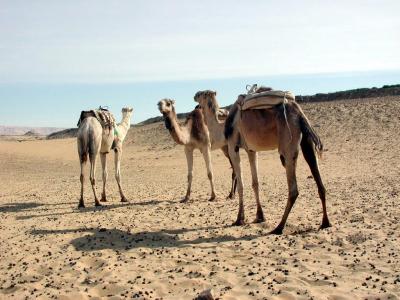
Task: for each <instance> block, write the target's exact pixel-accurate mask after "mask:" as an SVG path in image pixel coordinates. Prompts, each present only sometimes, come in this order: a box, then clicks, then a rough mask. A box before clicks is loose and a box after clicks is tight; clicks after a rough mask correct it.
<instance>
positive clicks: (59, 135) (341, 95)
mask: <svg viewBox="0 0 400 300" xmlns="http://www.w3.org/2000/svg"><path fill="white" fill-rule="evenodd" d="M385 96H400V84H396V85H384V86H383V87H381V88H376V87H373V88H361V89H353V90H347V91H338V92H333V93H318V94H315V95H310V96H301V95H296V101H297V102H299V103H305V102H326V101H335V100H346V99H364V98H379V97H385ZM233 101H235V99H232V102H233ZM224 108H226V109H229V108H230V105H229V106H226V107H224ZM187 115H188V113H180V114H177V117H178V119H184V118H186V116H187ZM161 121H163V117H162V116H158V117H153V118H150V119H147V120H145V121H143V122H140V123H138V124H136V125H132V126H143V125H148V124H153V123H157V122H161ZM77 131H78V129H77V128H71V129H65V130H62V131H59V132H54V133H52V134H50V135H48V136H47V138H48V139H63V138H71V137H76V133H77Z"/></svg>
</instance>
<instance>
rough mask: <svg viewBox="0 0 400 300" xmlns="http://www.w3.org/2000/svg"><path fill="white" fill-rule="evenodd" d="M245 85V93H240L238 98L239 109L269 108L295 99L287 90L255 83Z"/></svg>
mask: <svg viewBox="0 0 400 300" xmlns="http://www.w3.org/2000/svg"><path fill="white" fill-rule="evenodd" d="M247 87H248V88H247V91H248V93H247V95H240V96H239V98H238V102H239V107H240V109H241V110H248V109H271V108H273V107H275V106H277V105H280V104H283V103H288V102H291V101H295V96H294V95H293V93H292V92H289V91H278V90H273V89H271V88H268V87H263V86H260V87H259V86H257V85H256V84H254V85H252V86H251V87H250V86H247Z"/></svg>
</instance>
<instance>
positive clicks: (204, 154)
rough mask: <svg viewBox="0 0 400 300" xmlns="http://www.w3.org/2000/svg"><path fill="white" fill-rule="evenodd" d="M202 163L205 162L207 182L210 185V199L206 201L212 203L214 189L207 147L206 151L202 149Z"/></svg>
mask: <svg viewBox="0 0 400 300" xmlns="http://www.w3.org/2000/svg"><path fill="white" fill-rule="evenodd" d="M202 154H203V158H204V161H205V162H206V168H207V176H208V180H210V185H211V197H210V199H209V200H208V201H214V200H215V189H214V179H213V170H212V164H211V150H210V148H209V147H207V148H206V149H203V151H202Z"/></svg>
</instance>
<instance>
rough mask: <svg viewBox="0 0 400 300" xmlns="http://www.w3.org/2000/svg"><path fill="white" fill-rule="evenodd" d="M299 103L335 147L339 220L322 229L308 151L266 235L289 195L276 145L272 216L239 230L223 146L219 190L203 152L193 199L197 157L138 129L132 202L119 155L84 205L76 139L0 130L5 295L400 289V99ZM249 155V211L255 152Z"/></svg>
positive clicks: (263, 170)
mask: <svg viewBox="0 0 400 300" xmlns="http://www.w3.org/2000/svg"><path fill="white" fill-rule="evenodd" d="M178 105H179V103H178ZM302 107H303V108H304V110H305V112H306V114H307V115H308V117H309V118H310V120H311V121H312V123H313V124H314V125H315V128H316V130H317V131H318V132H319V134H320V135H321V138H322V140H323V142H324V144H325V148H326V149H327V151H326V152H325V153H324V159H323V160H322V161H320V168H321V173H322V176H323V180H324V182H325V185H326V187H327V190H328V198H327V199H328V213H329V216H330V219H331V223H332V224H333V227H331V228H329V229H327V230H323V231H319V230H318V226H319V224H320V222H321V219H322V212H321V204H320V201H319V198H318V193H317V189H316V185H315V183H314V181H313V179H312V178H311V177H310V171H309V169H308V168H307V166H306V163H305V161H304V159H303V158H302V157H300V159H299V163H298V184H299V189H300V196H299V198H298V201H297V203H296V205H295V207H294V209H293V211H292V213H291V215H290V217H289V219H288V223H287V226H286V228H285V230H284V234H283V235H281V236H272V235H268V234H267V233H268V231H269V230H271V229H273V228H274V226H276V225H277V223H278V222H279V220H280V218H281V216H282V213H283V209H284V205H285V204H286V196H287V186H286V178H285V172H284V169H283V168H282V166H281V165H280V161H279V156H278V154H277V152H276V151H270V152H264V153H261V154H260V159H259V164H260V176H259V177H260V187H261V196H262V204H263V207H264V213H265V216H266V219H267V221H266V222H265V223H264V224H249V225H245V226H243V227H231V226H230V225H231V223H232V222H233V221H234V220H235V218H236V214H237V208H238V203H237V199H235V200H227V199H225V197H226V195H227V194H228V191H229V188H230V170H229V164H228V162H227V161H226V159H225V158H224V156H223V154H222V152H218V151H216V152H213V157H212V158H213V164H214V174H215V185H216V190H217V201H216V202H211V203H210V202H208V201H207V199H208V197H209V193H210V188H209V184H208V180H207V176H206V170H205V166H204V162H203V160H202V158H201V156H200V154H199V153H198V152H197V153H196V156H195V165H194V167H195V170H194V180H193V189H192V190H193V192H192V200H191V201H190V202H189V203H187V204H182V203H180V202H179V201H180V200H181V199H182V198H183V196H184V194H185V190H186V160H185V157H184V153H183V149H182V147H181V146H175V145H174V144H173V142H172V140H171V139H170V138H169V136H168V133H167V131H166V130H165V128H164V127H163V124H160V123H157V124H152V125H146V126H144V127H140V128H134V129H132V130H131V131H130V134H129V137H128V139H127V141H126V145H125V149H124V151H125V152H124V157H123V162H122V176H123V177H122V181H123V187H124V189H125V194H126V195H127V197H128V198H129V200H130V202H129V203H127V204H123V203H120V202H119V195H118V189H117V186H116V183H115V180H114V178H113V172H114V171H113V163H112V161H113V157H111V156H110V157H109V173H110V179H109V183H108V187H109V188H108V196H109V202H108V203H106V204H105V205H104V207H102V208H95V207H94V201H93V196H92V194H91V193H90V186H89V183H87V185H86V206H87V207H86V208H85V209H82V210H78V209H77V205H78V197H79V188H80V183H79V163H78V157H77V151H76V141H75V139H65V140H51V141H48V140H24V141H15V140H3V141H0V183H1V189H0V220H1V223H0V232H1V234H0V241H1V244H0V298H1V299H9V298H11V297H13V298H16V299H24V298H27V299H36V298H40V299H49V298H50V299H51V298H56V299H89V298H91V299H100V298H109V299H120V298H137V299H193V298H194V297H195V296H196V295H198V294H199V293H200V292H202V291H204V290H206V289H211V292H212V294H213V296H214V297H215V298H219V299H329V300H334V299H336V300H339V299H398V298H400V258H399V248H400V230H399V229H400V223H399V221H400V205H399V201H400V184H399V182H398V181H399V178H400V177H399V175H400V171H399V170H400V155H399V149H400V142H399V133H400V119H399V116H400V97H386V98H380V99H368V100H346V101H335V102H330V103H315V104H304V105H302ZM155 113H156V112H155ZM242 162H243V166H244V171H243V174H244V181H245V213H246V218H247V220H248V221H251V220H252V219H253V218H254V217H255V200H254V197H253V193H252V190H251V186H250V172H249V167H248V162H247V159H246V157H245V155H243V160H242ZM98 170H100V166H98ZM97 177H98V179H99V180H98V185H97V190H98V192H100V188H101V173H100V172H97Z"/></svg>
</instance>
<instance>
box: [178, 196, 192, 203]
mask: <svg viewBox="0 0 400 300" xmlns="http://www.w3.org/2000/svg"><path fill="white" fill-rule="evenodd" d="M189 199H190V198H189V197H185V198H183V199H182V200H181V201H179V202H180V203H188V202H189Z"/></svg>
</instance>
